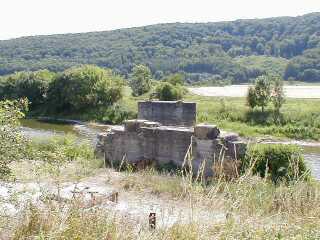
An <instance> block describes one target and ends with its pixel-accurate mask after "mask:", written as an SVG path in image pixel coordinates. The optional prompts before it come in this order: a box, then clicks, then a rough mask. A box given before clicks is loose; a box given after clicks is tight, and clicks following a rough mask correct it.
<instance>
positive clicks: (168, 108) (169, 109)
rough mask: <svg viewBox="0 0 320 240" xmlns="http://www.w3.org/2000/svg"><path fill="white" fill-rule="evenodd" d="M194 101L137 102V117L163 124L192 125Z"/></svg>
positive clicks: (194, 111) (194, 119) (194, 118)
mask: <svg viewBox="0 0 320 240" xmlns="http://www.w3.org/2000/svg"><path fill="white" fill-rule="evenodd" d="M196 112H197V109H196V103H192V102H182V101H141V102H138V118H139V119H147V120H150V121H155V122H159V123H161V124H162V125H165V126H194V124H195V123H196Z"/></svg>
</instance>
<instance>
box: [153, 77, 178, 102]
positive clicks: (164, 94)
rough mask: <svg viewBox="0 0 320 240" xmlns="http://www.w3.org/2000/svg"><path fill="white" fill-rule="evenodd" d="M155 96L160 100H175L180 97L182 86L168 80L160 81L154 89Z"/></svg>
mask: <svg viewBox="0 0 320 240" xmlns="http://www.w3.org/2000/svg"><path fill="white" fill-rule="evenodd" d="M155 95H156V97H157V98H158V99H159V100H161V101H176V100H180V99H182V96H183V88H182V87H181V86H179V85H178V86H174V85H172V84H171V83H168V82H162V83H160V84H159V85H158V86H157V87H156V89H155Z"/></svg>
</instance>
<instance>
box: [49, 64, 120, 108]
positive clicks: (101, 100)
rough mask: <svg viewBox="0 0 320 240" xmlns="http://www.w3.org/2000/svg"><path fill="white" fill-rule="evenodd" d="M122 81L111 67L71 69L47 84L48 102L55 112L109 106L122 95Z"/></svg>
mask: <svg viewBox="0 0 320 240" xmlns="http://www.w3.org/2000/svg"><path fill="white" fill-rule="evenodd" d="M123 85H124V81H123V79H122V78H121V77H120V76H117V75H115V74H114V73H113V72H112V71H111V70H110V69H102V68H99V67H95V66H91V65H85V66H81V67H76V68H71V69H68V70H66V71H65V72H64V73H63V74H61V75H59V76H58V77H56V78H55V80H54V81H53V82H52V83H51V84H50V87H49V91H48V101H49V103H50V104H51V107H52V108H54V110H55V111H56V112H65V111H72V112H74V111H79V110H88V109H90V108H96V107H108V106H111V105H112V104H114V103H115V102H117V101H118V100H120V99H121V97H122V89H123Z"/></svg>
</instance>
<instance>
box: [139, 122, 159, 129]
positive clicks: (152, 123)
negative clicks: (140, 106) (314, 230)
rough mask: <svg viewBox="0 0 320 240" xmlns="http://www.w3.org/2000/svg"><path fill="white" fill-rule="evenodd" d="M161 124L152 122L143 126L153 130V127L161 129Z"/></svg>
mask: <svg viewBox="0 0 320 240" xmlns="http://www.w3.org/2000/svg"><path fill="white" fill-rule="evenodd" d="M160 126H161V124H160V123H158V122H151V121H146V122H144V123H143V124H142V127H148V128H152V127H160Z"/></svg>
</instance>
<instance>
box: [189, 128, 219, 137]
mask: <svg viewBox="0 0 320 240" xmlns="http://www.w3.org/2000/svg"><path fill="white" fill-rule="evenodd" d="M219 134H220V130H219V128H217V126H216V125H208V124H198V125H196V126H195V127H194V135H195V137H197V138H199V139H216V138H217V137H218V136H219Z"/></svg>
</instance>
